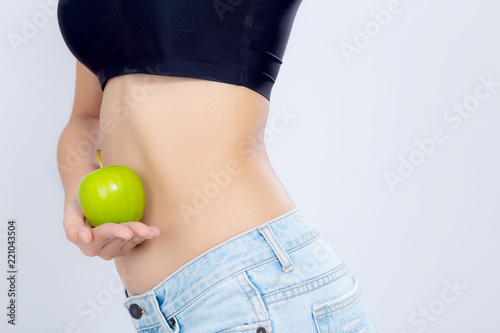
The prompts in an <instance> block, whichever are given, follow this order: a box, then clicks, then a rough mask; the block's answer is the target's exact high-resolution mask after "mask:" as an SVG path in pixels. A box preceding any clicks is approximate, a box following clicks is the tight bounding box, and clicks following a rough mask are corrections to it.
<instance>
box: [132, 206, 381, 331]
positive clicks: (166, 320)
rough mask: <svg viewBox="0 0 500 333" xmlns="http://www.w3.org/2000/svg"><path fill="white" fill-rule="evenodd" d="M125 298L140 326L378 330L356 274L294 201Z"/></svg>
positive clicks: (156, 328) (154, 328) (142, 328)
mask: <svg viewBox="0 0 500 333" xmlns="http://www.w3.org/2000/svg"><path fill="white" fill-rule="evenodd" d="M126 295H127V296H130V295H128V294H127V293H126ZM124 305H125V307H126V309H127V311H129V313H130V315H131V318H132V321H133V324H134V326H135V328H136V330H137V331H138V332H142V333H150V332H163V333H165V332H169V333H171V332H186V333H215V332H217V333H223V332H224V333H229V332H261V333H264V332H274V333H285V332H311V333H323V332H337V331H339V332H362V331H363V332H365V333H375V332H376V329H375V325H374V322H373V319H372V317H371V313H370V310H369V309H368V306H367V304H366V301H365V299H364V297H363V295H362V293H361V290H360V286H359V283H358V280H357V278H355V277H353V276H352V275H351V274H350V272H349V269H348V267H347V265H346V264H345V263H343V262H342V260H341V258H340V257H339V256H338V255H337V254H336V252H335V251H334V250H333V249H332V248H331V247H330V246H329V245H328V244H327V243H326V242H325V240H324V239H323V238H322V237H321V234H320V233H319V231H318V229H317V227H316V225H315V224H314V223H312V222H311V221H310V220H309V219H308V218H307V216H306V215H305V213H304V212H303V211H302V210H301V209H300V208H299V207H295V208H293V209H292V210H290V211H288V212H287V213H285V214H282V215H281V216H279V217H277V218H275V219H273V220H270V221H268V222H266V223H263V224H260V225H258V226H256V227H255V228H252V229H251V230H248V231H246V232H243V233H241V234H239V235H236V236H234V237H232V238H231V239H228V240H227V241H225V242H223V243H221V244H219V245H217V246H215V247H214V248H211V249H210V250H208V251H206V252H204V253H202V254H201V255H199V256H197V257H196V258H194V259H192V260H191V261H189V262H188V263H186V264H185V265H183V266H182V267H180V268H179V269H177V270H176V271H175V272H174V273H173V274H171V275H170V276H169V277H168V278H166V279H164V280H163V281H161V282H160V283H158V284H157V285H156V286H155V287H153V288H151V289H150V290H148V291H147V292H145V293H143V294H140V295H136V296H131V297H127V299H126V300H125V301H124Z"/></svg>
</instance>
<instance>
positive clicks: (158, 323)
mask: <svg viewBox="0 0 500 333" xmlns="http://www.w3.org/2000/svg"><path fill="white" fill-rule="evenodd" d="M158 326H161V323H160V322H157V323H156V324H153V325H151V326H145V327H141V328H139V329H138V330H139V331H142V330H149V329H151V328H155V327H158Z"/></svg>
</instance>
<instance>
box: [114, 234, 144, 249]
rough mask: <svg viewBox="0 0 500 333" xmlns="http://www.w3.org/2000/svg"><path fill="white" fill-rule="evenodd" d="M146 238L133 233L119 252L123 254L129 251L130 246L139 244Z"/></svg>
mask: <svg viewBox="0 0 500 333" xmlns="http://www.w3.org/2000/svg"><path fill="white" fill-rule="evenodd" d="M146 240H148V238H145V237H143V236H139V235H135V236H134V237H132V239H130V240H129V241H128V242H127V243H126V244H124V245H123V247H122V249H121V250H120V252H121V254H125V253H127V252H128V251H130V250H131V249H132V248H134V247H136V246H137V245H139V244H141V243H142V242H144V241H146Z"/></svg>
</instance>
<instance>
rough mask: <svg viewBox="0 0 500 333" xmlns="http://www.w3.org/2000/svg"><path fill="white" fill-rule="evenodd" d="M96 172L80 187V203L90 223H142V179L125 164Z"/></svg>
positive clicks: (144, 200)
mask: <svg viewBox="0 0 500 333" xmlns="http://www.w3.org/2000/svg"><path fill="white" fill-rule="evenodd" d="M100 151H101V150H100V149H99V150H97V158H98V159H99V164H100V166H101V168H100V169H97V170H95V171H92V172H91V173H89V174H87V175H86V176H85V177H83V178H82V180H81V181H80V184H78V201H79V202H80V206H81V207H82V211H83V214H84V215H85V217H86V218H87V221H89V223H90V224H91V225H92V226H94V227H97V226H98V225H101V224H103V223H108V222H112V223H122V222H131V221H137V222H139V221H140V220H141V219H142V215H143V214H144V208H145V205H146V195H145V193H144V187H143V185H142V182H141V179H140V178H139V176H138V175H137V174H136V173H135V172H134V171H133V170H132V169H130V168H127V167H126V166H123V165H111V166H108V167H105V168H103V166H102V161H101V154H100Z"/></svg>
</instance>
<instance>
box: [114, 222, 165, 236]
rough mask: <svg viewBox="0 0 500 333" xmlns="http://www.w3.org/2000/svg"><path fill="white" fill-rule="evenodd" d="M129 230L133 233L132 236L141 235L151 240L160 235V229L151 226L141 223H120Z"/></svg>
mask: <svg viewBox="0 0 500 333" xmlns="http://www.w3.org/2000/svg"><path fill="white" fill-rule="evenodd" d="M121 224H122V225H125V226H127V227H129V228H130V230H132V231H133V232H134V234H138V235H141V236H143V237H145V238H153V237H155V236H158V235H159V234H160V229H158V228H157V227H153V226H148V225H146V224H144V223H142V222H124V223H121Z"/></svg>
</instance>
